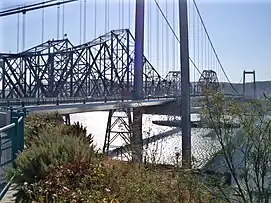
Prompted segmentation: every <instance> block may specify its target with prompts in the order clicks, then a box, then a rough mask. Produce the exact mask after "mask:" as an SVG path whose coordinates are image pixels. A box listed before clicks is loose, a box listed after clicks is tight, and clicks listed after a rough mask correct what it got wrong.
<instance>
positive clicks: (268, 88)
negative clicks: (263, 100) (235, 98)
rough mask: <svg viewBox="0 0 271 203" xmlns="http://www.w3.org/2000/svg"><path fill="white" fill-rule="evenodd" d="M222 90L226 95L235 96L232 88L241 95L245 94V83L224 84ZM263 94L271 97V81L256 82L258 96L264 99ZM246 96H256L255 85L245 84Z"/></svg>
mask: <svg viewBox="0 0 271 203" xmlns="http://www.w3.org/2000/svg"><path fill="white" fill-rule="evenodd" d="M221 85H222V90H223V92H225V93H229V94H235V91H234V90H233V88H232V86H233V87H234V88H235V89H236V90H237V91H238V92H239V93H240V94H243V83H232V86H231V85H230V83H222V84H221ZM263 93H265V94H266V95H267V96H271V81H258V82H256V96H257V97H259V98H260V97H263ZM245 95H247V96H253V95H254V87H253V83H251V82H250V83H246V84H245Z"/></svg>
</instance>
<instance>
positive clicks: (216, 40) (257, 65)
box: [0, 0, 271, 82]
mask: <svg viewBox="0 0 271 203" xmlns="http://www.w3.org/2000/svg"><path fill="white" fill-rule="evenodd" d="M38 1H39V0H0V4H1V3H2V5H0V6H2V8H5V7H8V6H13V5H18V4H23V3H27V2H38ZM96 1H97V18H96V24H97V26H96V36H99V35H101V34H103V33H104V32H105V31H109V30H111V29H118V28H130V29H131V30H132V33H133V32H134V4H133V2H134V0H114V1H112V0H109V1H110V6H109V19H110V21H109V27H107V28H106V27H105V11H104V10H105V6H104V3H103V2H104V1H105V0H96ZM119 1H120V2H125V5H124V6H123V8H122V7H121V9H120V11H121V13H120V15H119V4H118V3H119ZM129 1H130V2H131V3H132V5H130V6H129V4H128V3H129ZM94 2H95V0H87V28H86V33H87V37H86V38H87V41H90V40H92V39H94V38H95V32H94V28H95V26H94V25H95V17H94ZM149 2H152V4H151V7H150V9H149V8H148V5H149ZM166 2H167V8H168V12H167V15H168V19H169V21H170V23H171V25H173V24H174V23H175V28H174V30H175V32H176V33H177V34H178V27H177V24H178V13H177V11H178V10H177V9H176V7H177V0H175V3H174V2H173V0H167V1H166V0H160V1H159V4H160V5H161V7H162V9H163V11H164V12H165V13H166ZM197 2H198V4H199V9H200V12H201V14H202V17H203V20H204V23H205V25H206V27H207V29H208V32H209V34H210V36H211V40H212V42H213V44H214V47H215V49H216V51H217V53H218V56H219V59H220V61H221V62H222V64H223V67H224V69H225V71H226V72H227V74H228V76H229V78H230V80H231V81H233V82H240V79H241V76H242V72H243V70H245V69H246V70H256V79H257V80H270V75H271V69H270V67H271V57H270V56H271V54H270V51H269V50H268V48H269V49H270V47H271V38H270V36H271V26H270V22H269V21H270V19H271V3H268V1H267V0H266V1H261V0H246V1H245V0H239V1H238V0H234V1H233V0H232V1H224V0H213V1H211V0H198V1H197ZM146 4H147V5H146V16H145V19H146V21H145V22H146V24H145V25H146V26H145V42H146V43H145V55H147V57H148V58H149V60H150V61H151V63H152V64H153V65H154V67H157V69H158V70H159V72H160V73H161V74H163V75H165V74H166V73H167V72H168V71H169V70H179V69H180V67H179V66H178V64H179V61H178V57H179V53H178V52H177V47H178V46H179V45H178V43H177V40H176V39H175V38H174V36H173V34H172V33H171V31H170V30H169V28H168V26H167V25H166V22H165V20H164V19H163V18H162V16H161V14H160V13H159V18H157V7H156V5H155V4H154V0H146ZM173 8H175V10H174V11H175V17H174V18H173ZM122 10H124V15H123V16H124V18H122ZM188 10H189V12H190V17H191V19H190V21H189V25H190V27H189V28H190V30H189V35H190V57H191V58H192V59H193V60H194V62H195V63H196V64H197V65H198V66H199V69H200V70H203V69H208V68H212V69H214V70H216V71H217V72H218V75H219V79H220V80H225V77H224V76H223V74H222V73H221V71H219V69H218V65H217V62H215V60H214V57H211V56H214V55H213V54H211V48H210V46H209V45H208V44H207V45H208V46H207V48H205V47H203V48H202V47H201V44H202V42H203V43H205V41H204V40H205V37H204V38H202V37H201V35H199V37H200V39H199V40H198V34H199V33H200V32H201V31H202V28H201V27H198V18H196V20H193V12H194V10H193V7H192V6H191V7H189V9H188ZM60 11H61V12H62V8H61V9H60ZM79 11H80V4H79V3H71V4H69V5H65V27H64V28H65V33H67V34H68V37H69V39H70V40H71V41H72V43H73V44H79V42H80V37H79V33H80V31H79V28H80V27H79V25H80V16H79ZM56 13H57V9H56V8H50V9H45V30H46V32H45V33H44V40H48V39H52V38H54V39H56V33H57V31H56V27H57V24H56V19H57V17H56V16H57V15H56ZM129 14H130V17H129ZM60 16H61V17H62V14H61V15H60ZM150 16H151V17H150ZM119 17H120V18H121V19H120V18H119ZM20 19H21V20H22V18H20ZM128 19H130V22H129V20H128ZM173 19H175V20H173ZM21 22H22V21H21ZM148 22H150V23H148ZM158 22H159V23H158ZM106 24H108V22H106ZM21 27H22V26H21ZM158 27H159V32H157V29H158ZM194 28H195V29H196V30H194ZM198 28H199V30H200V32H199V31H198ZM0 30H1V31H0V52H9V51H11V52H16V50H17V15H15V16H8V17H3V18H1V19H0ZM150 30H151V31H150ZM82 33H83V30H82ZM157 33H159V35H158V34H157ZM194 33H195V34H194ZM60 35H61V36H62V19H61V20H60ZM82 36H83V34H82ZM166 36H168V38H166ZM204 36H205V35H204ZM194 37H195V39H194ZM81 40H82V41H83V37H82V39H81ZM197 40H198V41H197ZM194 42H195V46H194ZM198 42H199V43H198ZM21 43H22V39H20V49H22V45H21ZM39 43H41V11H33V12H29V13H27V15H26V42H25V44H26V48H29V47H32V46H35V45H37V44H39ZM174 47H175V49H174ZM194 47H195V50H194ZM157 50H159V51H157ZM174 50H175V51H174ZM198 51H199V53H198ZM207 52H208V53H210V54H207ZM205 53H206V55H207V56H208V57H207V58H206V57H204V56H205ZM194 54H196V55H195V56H194ZM198 54H199V56H200V58H201V59H200V61H198V57H197V56H198ZM202 56H203V57H202ZM166 58H168V59H166ZM202 59H203V61H202ZM205 59H206V60H205ZM174 61H175V62H174ZM210 61H212V63H211V62H210ZM194 72H195V79H197V78H198V77H199V76H198V74H197V71H195V69H194V68H191V80H194Z"/></svg>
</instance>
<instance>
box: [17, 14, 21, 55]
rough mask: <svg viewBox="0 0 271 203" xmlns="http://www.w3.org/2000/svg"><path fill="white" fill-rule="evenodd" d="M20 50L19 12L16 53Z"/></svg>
mask: <svg viewBox="0 0 271 203" xmlns="http://www.w3.org/2000/svg"><path fill="white" fill-rule="evenodd" d="M19 51H20V13H18V18H17V53H19Z"/></svg>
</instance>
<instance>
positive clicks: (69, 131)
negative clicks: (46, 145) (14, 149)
mask: <svg viewBox="0 0 271 203" xmlns="http://www.w3.org/2000/svg"><path fill="white" fill-rule="evenodd" d="M54 128H57V131H58V134H57V135H59V136H61V135H72V136H76V137H81V138H82V139H83V141H84V142H85V143H87V144H93V137H92V135H91V134H89V135H87V129H86V127H84V126H83V125H82V124H80V123H79V122H77V123H74V124H72V125H70V126H69V125H64V121H63V117H62V116H61V115H60V114H58V113H57V112H56V113H48V114H41V113H40V114H32V115H29V116H28V117H27V118H26V120H25V145H26V147H30V146H31V145H32V144H37V143H39V139H40V134H42V132H43V131H44V130H47V129H54Z"/></svg>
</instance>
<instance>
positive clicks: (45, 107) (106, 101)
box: [0, 96, 242, 116]
mask: <svg viewBox="0 0 271 203" xmlns="http://www.w3.org/2000/svg"><path fill="white" fill-rule="evenodd" d="M227 98H230V99H231V100H238V101H241V100H242V99H241V97H237V96H227ZM202 99H203V96H192V97H191V113H192V114H193V113H199V110H200V106H201V104H200V102H201V101H202ZM11 106H12V107H19V106H21V107H25V108H26V109H27V111H29V112H47V113H49V112H58V113H60V114H61V115H67V114H76V113H85V112H92V111H108V110H113V109H116V110H121V109H123V108H136V107H142V109H143V110H142V112H143V113H145V114H157V115H176V116H180V115H181V103H180V97H177V98H176V97H175V98H174V97H168V96H161V97H156V98H151V97H148V98H146V99H143V100H132V98H131V97H129V98H128V97H127V98H115V97H107V98H95V99H94V98H82V97H78V98H40V99H35V98H22V99H8V100H7V99H0V107H2V108H6V107H11Z"/></svg>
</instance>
